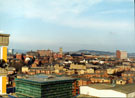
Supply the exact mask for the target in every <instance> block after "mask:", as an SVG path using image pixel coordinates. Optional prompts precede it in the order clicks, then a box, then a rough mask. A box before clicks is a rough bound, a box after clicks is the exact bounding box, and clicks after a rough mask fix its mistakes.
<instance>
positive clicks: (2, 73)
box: [0, 68, 7, 95]
mask: <svg viewBox="0 0 135 98" xmlns="http://www.w3.org/2000/svg"><path fill="white" fill-rule="evenodd" d="M6 84H7V71H6V70H5V69H3V68H0V95H4V94H6Z"/></svg>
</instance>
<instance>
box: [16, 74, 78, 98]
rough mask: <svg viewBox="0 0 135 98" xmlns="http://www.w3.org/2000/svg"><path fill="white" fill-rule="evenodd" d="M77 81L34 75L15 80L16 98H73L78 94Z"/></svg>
mask: <svg viewBox="0 0 135 98" xmlns="http://www.w3.org/2000/svg"><path fill="white" fill-rule="evenodd" d="M76 81H77V79H74V78H70V77H56V76H47V75H34V76H27V77H25V78H18V79H15V82H16V95H17V96H18V97H37V98H73V97H74V96H76V93H77V92H78V91H77V90H76V88H77V82H76Z"/></svg>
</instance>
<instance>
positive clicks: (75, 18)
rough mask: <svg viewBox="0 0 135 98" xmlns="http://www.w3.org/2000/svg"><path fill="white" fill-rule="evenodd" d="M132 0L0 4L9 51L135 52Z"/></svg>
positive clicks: (12, 0)
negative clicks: (90, 50)
mask: <svg viewBox="0 0 135 98" xmlns="http://www.w3.org/2000/svg"><path fill="white" fill-rule="evenodd" d="M133 4H134V3H133V0H0V32H1V33H9V34H10V35H11V37H10V45H9V48H14V49H25V50H29V49H30V50H36V49H52V50H54V51H57V50H58V49H59V47H63V49H64V50H65V51H71V50H73V51H74V50H79V49H92V50H105V51H115V50H117V49H120V50H126V51H128V52H135V33H134V14H133V12H134V5H133Z"/></svg>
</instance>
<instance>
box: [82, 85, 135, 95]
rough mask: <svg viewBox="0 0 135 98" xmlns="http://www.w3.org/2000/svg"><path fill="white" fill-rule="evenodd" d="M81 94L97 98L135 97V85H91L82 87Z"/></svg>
mask: <svg viewBox="0 0 135 98" xmlns="http://www.w3.org/2000/svg"><path fill="white" fill-rule="evenodd" d="M80 94H83V95H89V96H95V97H116V98H118V97H122V98H134V97H135V84H126V85H112V84H90V85H88V86H81V87H80Z"/></svg>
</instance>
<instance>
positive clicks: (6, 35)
mask: <svg viewBox="0 0 135 98" xmlns="http://www.w3.org/2000/svg"><path fill="white" fill-rule="evenodd" d="M0 36H4V37H9V36H10V34H1V33H0Z"/></svg>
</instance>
